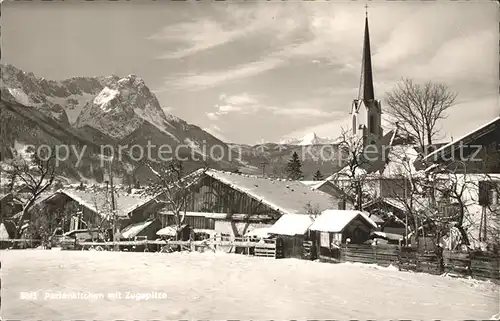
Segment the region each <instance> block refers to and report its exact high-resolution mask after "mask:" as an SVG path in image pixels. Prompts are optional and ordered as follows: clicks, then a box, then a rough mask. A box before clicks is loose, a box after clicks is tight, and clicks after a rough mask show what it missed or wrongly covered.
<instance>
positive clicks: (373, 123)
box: [369, 115, 376, 134]
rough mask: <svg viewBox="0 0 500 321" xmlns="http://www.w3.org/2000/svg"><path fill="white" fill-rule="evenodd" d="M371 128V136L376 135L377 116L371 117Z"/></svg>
mask: <svg viewBox="0 0 500 321" xmlns="http://www.w3.org/2000/svg"><path fill="white" fill-rule="evenodd" d="M369 121H370V122H369V127H370V134H375V132H376V131H375V116H374V115H370V120H369Z"/></svg>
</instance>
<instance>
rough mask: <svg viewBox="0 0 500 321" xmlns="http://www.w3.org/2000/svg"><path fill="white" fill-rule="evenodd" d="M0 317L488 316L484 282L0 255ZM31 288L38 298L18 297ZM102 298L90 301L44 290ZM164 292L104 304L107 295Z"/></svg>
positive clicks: (248, 264) (215, 260)
mask: <svg viewBox="0 0 500 321" xmlns="http://www.w3.org/2000/svg"><path fill="white" fill-rule="evenodd" d="M0 255H1V257H2V318H3V319H4V320H5V319H21V320H29V319H42V320H49V319H51V320H52V319H66V320H68V319H84V320H91V319H107V320H114V319H140V320H146V319H212V320H213V319H275V320H276V319H353V318H357V319H377V320H382V319H423V320H428V319H441V320H458V319H490V318H491V317H492V316H493V315H494V314H497V313H498V312H499V292H498V287H497V286H495V285H494V284H492V283H489V282H479V281H473V280H463V279H452V278H447V277H439V276H432V275H427V274H414V273H405V272H398V271H393V270H390V269H377V268H374V267H371V266H361V265H356V264H338V265H335V264H326V263H317V262H308V261H299V260H273V259H266V258H255V257H245V256H243V255H231V254H198V253H192V254H182V253H174V254H158V253H115V252H79V251H77V252H71V251H68V252H66V251H38V250H27V251H1V254H0ZM23 291H38V292H37V293H38V297H37V300H21V299H20V293H21V292H23ZM71 291H74V292H86V291H88V292H91V293H94V294H97V293H102V294H103V295H104V298H101V299H97V300H82V299H80V300H77V299H73V300H55V299H50V300H49V299H45V298H44V296H45V295H46V294H47V293H48V292H51V293H56V292H63V293H70V292H71ZM127 291H128V292H143V293H144V292H151V291H156V292H164V293H166V294H167V296H168V297H167V298H166V299H151V300H148V301H136V300H128V299H125V298H122V299H115V300H111V299H108V298H107V294H108V293H112V292H121V293H122V295H123V296H125V292H127Z"/></svg>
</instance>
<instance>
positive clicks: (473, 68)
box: [1, 0, 500, 144]
mask: <svg viewBox="0 0 500 321" xmlns="http://www.w3.org/2000/svg"><path fill="white" fill-rule="evenodd" d="M364 5H365V2H361V1H357V2H345V3H342V2H340V1H330V2H319V1H316V2H292V1H290V2H257V3H255V2H254V3H249V2H246V3H222V2H217V3H200V2H171V1H157V2H153V1H144V2H141V1H131V2H123V1H119V2H107V1H103V2H83V1H74V2H67V1H65V2H41V1H40V2H38V1H37V2H19V1H17V2H7V3H5V2H4V3H3V4H2V15H1V25H2V62H3V63H11V64H13V65H15V66H16V67H18V68H21V69H23V70H25V71H31V72H33V73H35V74H36V75H37V76H40V77H45V78H48V79H55V80H58V79H64V78H68V77H73V76H98V75H111V74H115V75H118V76H126V75H128V74H132V73H133V74H136V75H138V76H140V77H142V78H143V79H144V80H145V81H146V84H147V85H148V87H149V88H150V89H151V90H152V91H153V92H155V94H156V95H157V97H158V99H159V101H160V103H161V104H162V107H163V108H164V109H165V110H166V111H167V112H169V113H172V114H174V115H176V116H179V117H181V118H183V119H185V120H186V121H188V122H190V123H194V124H196V125H199V126H200V127H202V128H205V129H206V130H208V131H210V132H211V133H212V134H214V135H216V136H218V137H220V138H222V139H223V140H226V141H232V142H238V143H250V144H254V143H257V142H262V141H277V140H279V139H281V138H282V137H299V136H302V135H303V134H305V133H309V132H311V131H314V132H316V133H317V134H318V135H319V136H330V137H333V136H337V135H338V134H339V132H340V127H341V126H345V127H347V126H348V125H349V122H348V121H346V119H347V117H348V114H349V110H350V106H351V102H352V99H354V98H356V96H357V90H358V86H359V77H360V70H361V63H360V61H361V54H362V38H363V28H364V15H365V9H364ZM368 11H369V24H370V37H371V45H372V55H373V67H374V82H375V95H376V98H377V99H383V98H384V93H385V92H387V91H389V90H390V89H391V88H393V87H394V85H395V84H396V83H397V81H398V80H399V79H401V78H402V77H410V78H413V79H414V80H416V81H418V82H426V81H429V80H432V81H435V82H441V83H445V84H446V85H448V86H449V87H450V88H451V89H452V90H454V91H456V92H458V94H459V96H458V99H457V105H456V106H455V107H454V108H453V110H452V111H451V112H450V115H449V117H448V119H447V120H446V121H444V122H443V123H442V127H443V131H444V132H446V133H448V137H449V136H450V135H453V136H454V137H458V136H459V135H461V134H465V133H466V132H468V131H470V130H472V129H474V128H475V127H477V126H478V125H481V124H482V123H484V122H486V121H488V120H490V119H492V118H493V117H495V116H498V115H499V114H500V107H499V100H498V79H499V76H498V71H499V68H498V59H499V54H498V43H499V41H498V37H499V31H498V21H499V10H498V5H497V4H496V3H495V2H494V1H491V2H488V1H484V0H483V1H477V2H473V1H472V3H471V2H437V3H436V2H420V1H417V2H411V3H408V2H387V1H383V2H370V3H369V9H368ZM382 107H383V105H382Z"/></svg>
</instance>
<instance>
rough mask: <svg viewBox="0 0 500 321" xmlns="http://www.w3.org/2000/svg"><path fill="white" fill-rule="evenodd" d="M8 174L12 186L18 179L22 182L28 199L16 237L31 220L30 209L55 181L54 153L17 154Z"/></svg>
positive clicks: (11, 161)
mask: <svg viewBox="0 0 500 321" xmlns="http://www.w3.org/2000/svg"><path fill="white" fill-rule="evenodd" d="M7 167H8V168H9V169H8V170H7V174H8V176H9V177H10V179H11V184H10V185H11V186H15V185H16V184H15V182H16V181H18V182H20V183H21V184H22V190H23V192H25V194H27V200H22V201H23V203H24V204H23V209H22V212H21V213H22V214H21V217H20V218H19V221H18V222H15V223H16V236H15V237H16V238H18V237H19V236H20V234H21V231H22V228H23V224H24V222H25V221H26V220H28V221H31V214H30V209H31V208H32V207H33V205H34V204H35V203H36V201H37V200H38V199H39V197H40V195H41V194H42V193H43V192H45V191H47V190H48V189H49V187H50V186H51V185H52V183H53V182H54V178H55V175H56V162H55V157H54V155H43V154H41V153H35V152H34V153H32V154H31V155H30V159H25V158H23V157H20V156H17V157H14V158H13V159H12V160H10V161H9V162H8V166H7Z"/></svg>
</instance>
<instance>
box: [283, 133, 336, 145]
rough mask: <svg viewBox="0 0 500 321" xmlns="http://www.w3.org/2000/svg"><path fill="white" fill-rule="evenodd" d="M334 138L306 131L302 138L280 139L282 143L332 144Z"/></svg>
mask: <svg viewBox="0 0 500 321" xmlns="http://www.w3.org/2000/svg"><path fill="white" fill-rule="evenodd" d="M334 143H335V139H334V138H322V137H319V136H318V135H316V133H314V132H312V133H308V134H306V135H305V136H304V137H302V138H284V139H282V140H281V141H280V144H283V145H299V146H306V145H324V144H334Z"/></svg>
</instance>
